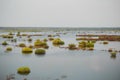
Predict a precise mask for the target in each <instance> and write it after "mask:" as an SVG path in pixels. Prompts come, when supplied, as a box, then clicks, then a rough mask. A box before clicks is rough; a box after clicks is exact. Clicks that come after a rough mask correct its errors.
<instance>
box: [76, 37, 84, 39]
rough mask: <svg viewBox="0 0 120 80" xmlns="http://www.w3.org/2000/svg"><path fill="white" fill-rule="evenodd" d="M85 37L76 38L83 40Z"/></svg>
mask: <svg viewBox="0 0 120 80" xmlns="http://www.w3.org/2000/svg"><path fill="white" fill-rule="evenodd" d="M85 39H86V38H85V37H81V38H76V40H85Z"/></svg>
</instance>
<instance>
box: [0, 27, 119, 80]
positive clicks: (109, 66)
mask: <svg viewBox="0 0 120 80" xmlns="http://www.w3.org/2000/svg"><path fill="white" fill-rule="evenodd" d="M56 30H57V29H56ZM56 30H50V31H49V29H47V31H32V30H31V31H22V30H21V31H20V30H15V31H9V30H6V31H1V32H0V80H120V76H119V74H120V28H118V29H117V30H104V29H102V30H94V29H93V30H88V29H87V30H81V29H79V30H72V29H69V30H68V29H67V30H66V29H65V30H58V31H56Z"/></svg>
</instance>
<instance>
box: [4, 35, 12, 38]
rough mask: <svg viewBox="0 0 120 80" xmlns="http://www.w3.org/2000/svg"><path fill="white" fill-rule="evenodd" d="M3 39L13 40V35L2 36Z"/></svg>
mask: <svg viewBox="0 0 120 80" xmlns="http://www.w3.org/2000/svg"><path fill="white" fill-rule="evenodd" d="M2 37H3V38H13V35H2Z"/></svg>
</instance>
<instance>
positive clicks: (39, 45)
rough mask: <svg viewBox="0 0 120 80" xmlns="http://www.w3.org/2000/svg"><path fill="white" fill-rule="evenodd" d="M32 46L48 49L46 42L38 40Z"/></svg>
mask: <svg viewBox="0 0 120 80" xmlns="http://www.w3.org/2000/svg"><path fill="white" fill-rule="evenodd" d="M34 46H35V47H42V48H48V47H49V46H48V45H47V43H46V42H44V41H41V40H39V39H38V40H36V41H35V42H34Z"/></svg>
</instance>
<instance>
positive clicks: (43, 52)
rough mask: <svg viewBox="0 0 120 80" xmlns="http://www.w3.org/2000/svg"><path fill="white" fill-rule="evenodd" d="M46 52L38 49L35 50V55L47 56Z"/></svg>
mask: <svg viewBox="0 0 120 80" xmlns="http://www.w3.org/2000/svg"><path fill="white" fill-rule="evenodd" d="M45 53H46V51H45V50H44V49H36V50H35V54H38V55H42V54H45Z"/></svg>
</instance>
